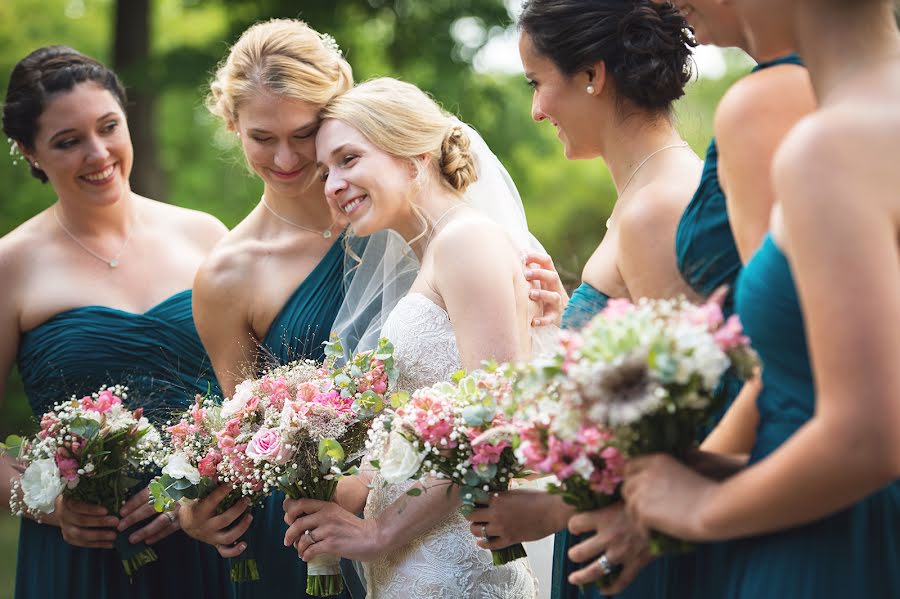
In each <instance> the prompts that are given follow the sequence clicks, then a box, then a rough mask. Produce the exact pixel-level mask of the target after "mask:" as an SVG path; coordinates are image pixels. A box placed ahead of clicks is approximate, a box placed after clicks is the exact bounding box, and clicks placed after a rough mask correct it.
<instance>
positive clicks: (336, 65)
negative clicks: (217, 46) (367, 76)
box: [206, 19, 353, 131]
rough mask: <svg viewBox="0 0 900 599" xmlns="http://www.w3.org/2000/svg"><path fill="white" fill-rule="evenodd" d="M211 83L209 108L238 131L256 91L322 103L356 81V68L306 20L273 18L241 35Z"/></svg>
mask: <svg viewBox="0 0 900 599" xmlns="http://www.w3.org/2000/svg"><path fill="white" fill-rule="evenodd" d="M209 87H210V93H209V96H208V98H207V102H206V105H207V107H208V108H209V111H210V112H212V113H213V114H214V115H216V116H218V117H219V118H221V119H222V120H223V121H224V122H225V126H226V127H228V129H229V130H231V131H236V130H237V120H238V111H239V110H240V107H241V104H242V103H243V102H244V101H245V100H246V99H247V98H249V97H251V96H253V95H254V94H257V93H259V92H260V91H267V92H269V93H272V94H275V95H277V96H282V97H285V98H291V99H294V100H300V101H303V102H307V103H309V104H312V105H313V106H316V107H321V106H324V105H325V104H327V103H328V102H329V101H331V100H332V99H333V98H334V97H335V96H338V95H340V94H342V93H344V92H346V91H347V90H349V89H350V88H351V87H353V71H352V70H351V68H350V65H349V64H348V63H347V61H346V60H344V58H343V56H341V53H340V51H339V50H338V48H337V44H335V43H334V41H333V39H332V38H330V37H329V36H324V35H322V34H320V33H318V32H317V31H315V30H314V29H312V28H311V27H310V26H309V25H307V24H306V23H304V22H303V21H299V20H296V19H272V20H270V21H265V22H262V23H257V24H255V25H253V26H252V27H250V28H249V29H247V31H245V32H244V33H243V34H242V35H241V37H240V38H239V39H238V41H237V42H236V43H235V44H234V46H232V48H231V51H230V52H229V53H228V56H227V57H226V58H225V60H224V61H223V62H222V64H221V65H219V68H218V70H217V71H216V75H215V77H214V78H213V80H212V82H211V83H210V86H209Z"/></svg>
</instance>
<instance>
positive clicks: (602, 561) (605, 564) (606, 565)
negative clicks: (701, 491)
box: [597, 553, 615, 576]
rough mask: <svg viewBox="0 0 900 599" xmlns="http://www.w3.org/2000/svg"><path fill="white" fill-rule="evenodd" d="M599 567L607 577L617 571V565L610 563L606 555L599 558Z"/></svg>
mask: <svg viewBox="0 0 900 599" xmlns="http://www.w3.org/2000/svg"><path fill="white" fill-rule="evenodd" d="M597 565H598V566H600V570H601V571H602V572H603V574H604V575H605V576H609V575H610V574H612V573H613V570H614V569H615V565H614V564H613V563H612V561H610V559H609V558H608V557H606V554H605V553H604V554H603V555H601V556H600V557H599V558H597Z"/></svg>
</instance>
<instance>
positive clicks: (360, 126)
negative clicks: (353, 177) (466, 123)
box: [320, 77, 478, 193]
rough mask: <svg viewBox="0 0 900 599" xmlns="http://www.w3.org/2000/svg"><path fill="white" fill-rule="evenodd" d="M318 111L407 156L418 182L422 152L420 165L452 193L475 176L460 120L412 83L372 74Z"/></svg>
mask: <svg viewBox="0 0 900 599" xmlns="http://www.w3.org/2000/svg"><path fill="white" fill-rule="evenodd" d="M320 116H321V118H322V119H323V120H325V119H335V120H337V121H341V122H342V123H346V124H347V125H350V126H351V127H353V128H354V129H356V130H357V131H359V132H360V133H362V134H363V136H365V137H366V139H368V140H369V141H370V142H372V143H373V144H375V145H376V146H378V147H379V148H381V149H382V150H383V151H385V152H387V153H388V154H390V155H392V156H394V157H396V158H401V159H405V160H409V161H410V162H412V164H414V165H416V168H417V169H419V170H418V172H419V175H420V176H419V177H417V179H418V180H419V181H420V182H421V179H422V176H423V175H424V172H423V171H422V170H421V169H422V166H421V162H420V161H418V160H416V159H417V158H418V157H420V156H428V157H429V158H430V160H429V161H428V166H427V167H426V168H431V169H434V172H436V173H437V174H438V175H439V180H440V181H441V182H442V183H444V184H445V185H447V186H448V187H449V188H450V189H452V190H453V191H456V192H458V193H463V192H465V190H466V188H467V187H469V185H471V184H472V183H474V182H475V181H476V180H477V179H478V174H477V172H476V170H475V161H474V157H473V155H472V153H471V151H470V149H469V137H468V135H466V132H465V131H464V130H463V128H462V125H461V123H460V122H459V121H458V120H456V119H455V118H453V117H452V116H450V115H449V114H448V113H446V112H444V110H442V109H441V107H440V106H438V105H437V103H436V102H435V101H434V100H433V99H431V97H429V96H428V94H426V93H425V92H423V91H422V90H420V89H419V88H418V87H416V86H415V85H412V84H409V83H404V82H403V81H398V80H397V79H392V78H390V77H382V78H379V79H372V80H370V81H366V82H365V83H362V84H360V85H357V86H356V87H354V88H353V89H351V90H350V91H348V92H347V93H345V94H342V95H340V96H337V97H335V98H334V99H333V100H331V102H329V103H328V104H327V105H326V106H325V108H323V109H322V112H321V113H320Z"/></svg>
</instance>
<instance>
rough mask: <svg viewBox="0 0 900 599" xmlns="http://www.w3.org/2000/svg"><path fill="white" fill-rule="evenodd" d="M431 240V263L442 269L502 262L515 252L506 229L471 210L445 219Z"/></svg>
mask: <svg viewBox="0 0 900 599" xmlns="http://www.w3.org/2000/svg"><path fill="white" fill-rule="evenodd" d="M432 243H433V244H434V261H435V265H436V266H437V267H439V268H442V269H444V268H451V269H457V268H466V267H470V266H472V265H476V264H482V263H484V262H498V261H499V262H501V263H502V260H504V259H505V258H516V256H517V255H518V254H517V252H516V249H515V246H514V245H513V242H512V240H511V239H510V237H509V235H508V234H507V232H506V230H505V229H504V228H503V227H502V226H500V225H499V224H497V223H495V222H494V221H492V220H491V219H489V218H487V217H486V216H484V215H482V214H479V213H478V212H476V211H474V210H470V211H467V212H466V213H465V214H464V215H460V217H459V218H456V219H454V220H452V221H451V222H449V223H447V224H446V225H445V226H444V227H443V228H442V229H441V230H440V231H439V232H438V234H437V235H436V236H435V238H434V240H433V241H432ZM485 258H490V259H491V260H485Z"/></svg>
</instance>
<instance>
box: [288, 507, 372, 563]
mask: <svg viewBox="0 0 900 599" xmlns="http://www.w3.org/2000/svg"><path fill="white" fill-rule="evenodd" d="M284 521H285V522H287V523H288V524H289V527H288V530H287V533H285V535H284V546H285V547H287V546H289V545H293V546H294V547H295V548H296V549H297V555H299V556H300V557H301V559H303V561H305V562H308V561H310V560H311V559H312V558H314V557H316V556H317V555H323V554H329V555H338V556H340V557H346V558H348V559H352V560H356V561H360V562H368V561H372V560H374V559H377V558H379V557H381V555H382V554H383V553H384V551H385V550H386V549H387V547H386V546H385V545H384V544H383V543H380V542H379V531H378V525H377V524H376V523H375V521H373V520H367V519H363V518H359V517H357V516H355V515H354V514H351V513H350V512H348V511H347V510H345V509H344V508H342V507H341V506H339V505H337V504H336V503H333V502H331V501H317V500H315V499H285V500H284Z"/></svg>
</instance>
